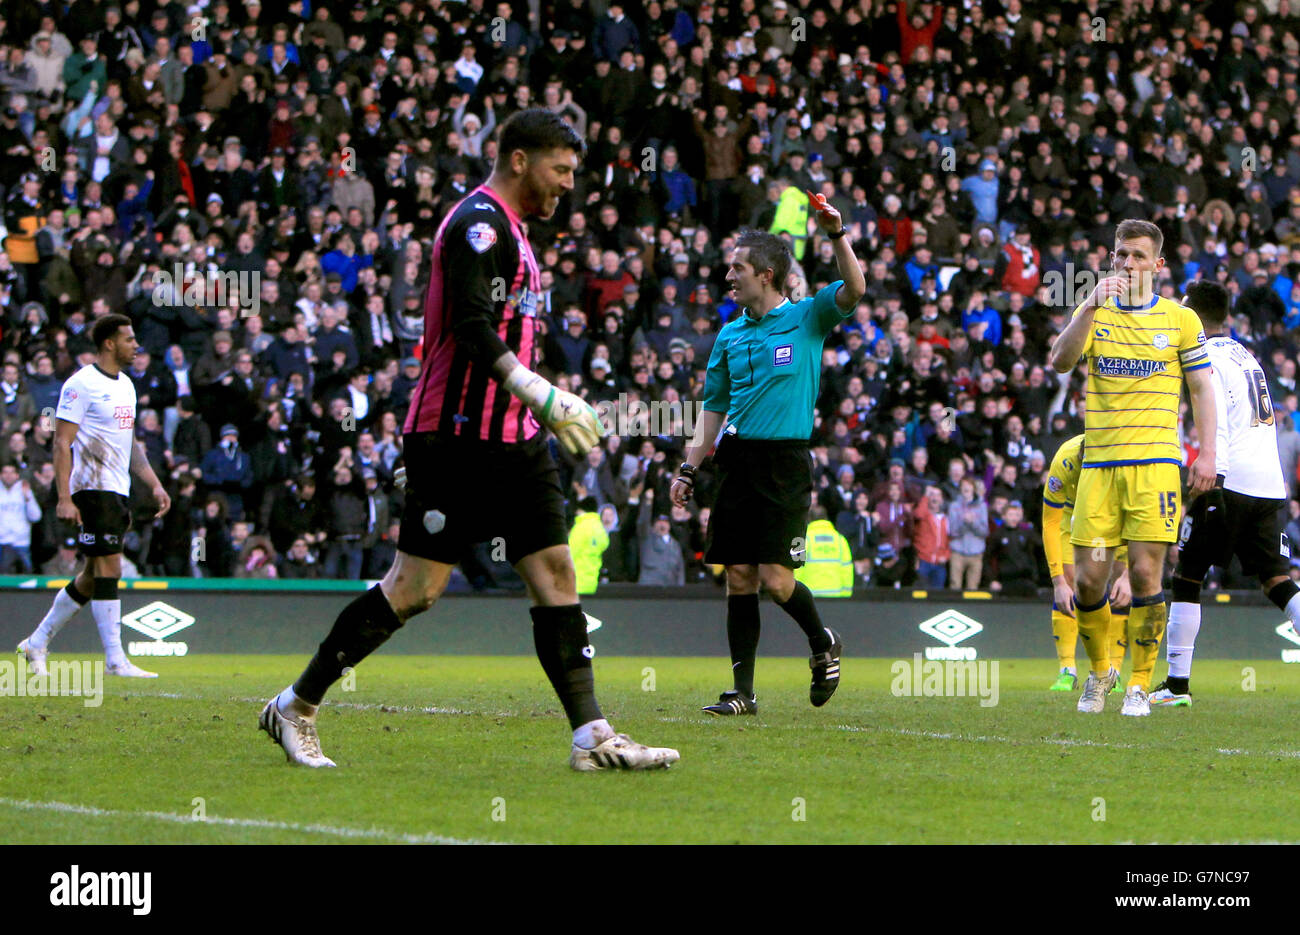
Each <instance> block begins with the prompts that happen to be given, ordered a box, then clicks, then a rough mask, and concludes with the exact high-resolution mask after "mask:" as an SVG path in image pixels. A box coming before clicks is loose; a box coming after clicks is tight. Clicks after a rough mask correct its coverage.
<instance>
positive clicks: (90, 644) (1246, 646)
mask: <svg viewBox="0 0 1300 935" xmlns="http://www.w3.org/2000/svg"><path fill="white" fill-rule="evenodd" d="M66 581H67V579H66V578H44V577H21V576H8V577H0V588H3V589H4V593H3V595H2V596H0V601H3V606H4V611H3V613H2V614H0V648H4V649H5V650H6V651H8V647H13V646H15V645H16V644H17V643H18V642H19V641H20V640H22V639H23V638H24V637H26V636H27V635H28V634H29V633H30V632H31V631H32V630H33V629H34V628H35V626H36V625H37V623H39V622H40V620H41V618H42V617H44V615H45V613H46V611H47V610H48V609H49V607H50V603H51V601H52V600H53V597H54V593H55V589H57V588H59V587H62V586H63V585H64V584H65V583H66ZM370 584H371V582H364V581H292V582H281V581H250V580H244V579H212V578H206V579H199V578H182V579H136V580H130V581H124V582H123V585H124V590H123V592H122V617H123V624H124V626H123V631H122V641H123V643H124V644H127V648H128V652H130V653H131V654H132V655H136V656H143V657H149V656H181V655H188V654H191V653H200V654H208V653H288V654H292V655H300V656H302V657H303V658H304V660H305V658H306V657H307V656H308V655H310V654H311V653H312V652H314V651H315V649H316V646H317V644H319V642H320V641H321V639H323V638H324V636H325V634H326V632H328V630H329V627H330V625H331V624H332V623H333V622H334V618H335V617H336V616H337V614H338V612H339V610H340V609H341V608H342V607H343V606H344V605H345V604H346V603H347V602H348V601H349V600H351V599H352V598H353V596H355V595H356V594H358V593H360V592H361V591H363V590H365V588H366V587H368V586H369V585H370ZM1041 595H1042V596H1040V597H1039V598H1023V599H1016V598H1000V597H996V596H995V595H992V594H989V593H988V592H979V591H975V592H965V593H964V594H963V593H960V592H955V591H931V592H926V591H921V590H892V589H891V590H883V589H882V590H878V591H872V592H868V593H867V594H866V595H861V596H858V597H854V598H851V599H834V598H823V599H820V600H819V601H818V608H819V610H820V613H821V616H822V620H823V622H824V623H825V624H826V625H827V626H830V627H833V628H834V629H836V630H837V631H839V632H840V633H841V634H842V635H843V637H844V642H845V655H846V658H852V657H853V656H874V657H883V658H904V659H906V658H910V657H911V656H912V655H913V654H915V653H921V654H922V655H923V656H924V657H925V658H928V659H959V660H961V659H976V658H980V659H985V658H987V659H993V658H1007V659H1015V658H1028V659H1042V660H1054V658H1055V650H1054V648H1053V642H1052V632H1051V597H1050V592H1049V591H1046V590H1044V591H1043V592H1041ZM582 604H583V609H584V610H585V611H586V612H587V614H588V615H589V616H590V617H592V618H594V619H595V620H598V621H599V622H600V626H599V628H598V629H595V630H594V631H593V632H592V635H591V641H592V645H593V646H594V647H595V649H596V652H597V654H598V655H618V656H717V657H719V658H721V659H725V658H726V656H727V646H726V627H725V615H726V602H725V599H724V597H723V591H722V589H721V588H720V587H716V586H714V585H692V586H689V587H683V588H643V587H638V586H637V585H611V586H608V587H602V588H601V590H600V591H599V592H598V593H597V594H596V595H592V596H587V597H584V598H583V599H582ZM761 606H762V618H763V642H762V645H761V646H760V650H759V651H760V653H761V654H762V655H764V656H777V655H779V656H806V655H807V652H808V648H807V643H806V642H805V641H804V639H803V636H802V634H801V633H800V632H799V630H798V628H797V627H796V626H795V624H794V622H793V621H792V620H790V619H789V617H788V616H787V615H786V614H785V613H784V612H783V611H781V610H780V609H779V608H778V607H776V606H775V605H773V604H772V603H771V601H770V600H764V601H763V603H762V605H761ZM53 649H54V650H55V651H56V652H71V653H97V652H99V651H100V646H99V638H98V633H97V631H96V629H95V626H94V622H93V621H92V620H91V616H90V612H89V608H84V609H83V610H82V611H81V612H80V613H79V614H78V615H77V617H76V618H74V620H73V621H72V622H71V623H69V624H68V625H67V626H66V627H65V628H64V630H63V631H62V632H61V633H60V634H59V637H58V639H57V640H56V642H55V644H54V646H53ZM533 651H534V650H533V640H532V626H531V623H530V619H529V615H528V600H527V598H526V597H524V596H523V595H521V594H519V593H509V594H504V593H503V594H492V595H475V594H448V595H445V596H444V597H443V599H442V600H440V601H439V602H438V605H437V606H436V607H435V608H434V609H433V610H432V611H430V612H429V613H426V614H422V615H420V616H418V617H416V618H414V619H413V620H411V621H410V622H408V623H407V625H406V626H405V627H403V628H402V629H401V630H399V631H398V632H397V633H396V634H394V636H393V638H392V639H391V640H390V641H389V642H388V643H387V644H386V645H385V646H384V648H383V649H382V650H381V652H392V653H408V654H409V653H419V654H478V655H490V654H509V655H532V654H533ZM1196 654H1197V658H1210V659H1214V658H1218V659H1279V658H1280V659H1282V660H1283V661H1286V662H1300V637H1296V635H1295V634H1294V632H1293V631H1292V630H1291V628H1290V625H1289V624H1287V623H1286V622H1285V619H1284V617H1283V615H1282V612H1281V611H1279V610H1278V609H1277V608H1275V607H1273V606H1272V605H1271V604H1268V603H1267V601H1266V600H1265V599H1264V598H1263V596H1262V595H1261V594H1259V593H1258V592H1232V593H1225V592H1213V591H1209V592H1206V594H1205V602H1204V610H1203V623H1202V627H1201V632H1200V635H1199V637H1198V639H1197V646H1196ZM1078 658H1079V659H1080V660H1083V659H1084V654H1083V652H1082V648H1081V647H1080V649H1079V651H1078ZM1050 668H1051V666H1050V665H1049V666H1048V669H1049V670H1050Z"/></svg>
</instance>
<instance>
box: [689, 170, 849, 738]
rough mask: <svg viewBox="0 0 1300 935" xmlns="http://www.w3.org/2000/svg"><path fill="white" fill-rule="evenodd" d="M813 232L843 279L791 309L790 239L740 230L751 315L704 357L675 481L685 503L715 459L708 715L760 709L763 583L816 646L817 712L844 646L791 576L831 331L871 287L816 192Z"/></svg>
mask: <svg viewBox="0 0 1300 935" xmlns="http://www.w3.org/2000/svg"><path fill="white" fill-rule="evenodd" d="M809 198H810V199H811V204H810V207H811V208H812V209H813V210H814V211H815V212H816V218H817V223H818V225H819V226H820V227H821V228H822V229H823V230H824V231H826V232H827V235H828V236H829V237H830V239H831V241H832V243H834V244H835V262H836V265H837V266H838V267H839V271H840V275H841V276H842V277H843V279H842V280H840V281H837V282H833V283H831V284H830V285H829V286H827V287H826V288H824V289H822V290H821V291H820V292H818V293H817V294H816V295H815V296H810V297H808V298H805V299H802V300H800V301H798V302H791V301H790V300H789V299H788V298H786V296H785V295H784V294H783V293H782V288H781V287H782V284H784V283H785V281H786V276H787V275H788V273H789V271H790V264H791V262H792V260H793V258H792V257H791V255H790V251H789V249H788V248H787V247H786V245H785V241H783V240H781V239H780V238H779V237H776V236H774V235H772V234H768V233H762V232H759V231H745V232H743V233H742V234H741V235H740V237H739V238H737V241H736V249H735V251H734V253H733V254H732V258H731V265H730V266H729V267H728V269H727V282H729V283H730V284H731V286H732V289H733V290H734V293H735V298H736V301H737V302H738V303H739V304H740V305H741V306H743V307H744V312H743V313H742V314H741V315H739V316H737V317H736V318H735V319H733V320H732V321H731V322H729V323H728V324H727V325H726V327H724V328H723V329H722V331H721V332H719V334H718V338H717V342H716V343H715V344H714V347H713V354H712V356H711V357H710V358H709V369H708V376H707V379H706V381H705V389H704V406H703V409H704V411H703V412H702V413H701V415H700V419H699V424H698V426H697V427H696V430H695V438H694V439H693V440H692V442H691V444H690V446H689V447H688V448H687V450H686V461H685V463H684V464H682V467H681V471H680V473H679V474H678V476H677V478H676V479H675V480H674V481H673V485H672V491H671V495H672V500H673V502H674V503H676V504H678V505H684V504H685V503H686V501H687V499H688V498H689V497H690V495H691V491H692V489H693V487H694V484H695V472H696V470H697V469H698V468H699V466H700V462H701V461H703V460H704V456H705V455H706V454H707V453H708V451H709V448H710V447H712V446H713V444H714V441H715V440H717V439H718V438H719V434H720V433H721V440H720V441H718V444H717V450H716V452H715V454H714V458H713V461H714V465H715V466H716V468H717V471H718V490H717V497H716V500H715V502H714V504H713V512H712V516H711V518H710V520H709V530H708V543H707V546H706V555H705V560H706V561H707V562H709V563H711V564H721V565H725V566H726V569H727V643H728V644H729V645H730V648H731V671H732V678H733V679H734V683H735V684H734V688H733V689H732V690H731V691H726V692H723V693H722V696H721V697H720V698H719V699H718V703H717V704H714V705H709V706H707V707H705V708H704V710H705V711H707V712H709V713H710V714H718V715H736V714H756V713H757V712H758V705H757V703H756V701H755V695H754V657H755V655H756V654H757V651H758V636H759V614H758V585H759V582H760V581H761V582H762V584H763V587H765V588H766V589H767V591H768V593H770V594H771V595H772V597H773V598H774V599H775V601H776V603H777V604H778V605H779V606H780V607H781V609H782V610H784V611H785V612H786V613H788V614H789V615H790V616H791V617H793V618H794V619H795V622H796V623H798V624H799V626H800V628H801V629H802V630H803V631H804V633H806V634H807V636H808V644H809V646H810V647H811V649H812V660H811V663H810V665H811V666H812V687H811V689H810V691H809V695H810V698H811V700H812V703H813V705H815V706H818V707H820V706H821V705H824V704H825V703H826V702H827V701H828V700H830V697H831V695H832V694H834V693H835V688H836V686H837V685H838V684H839V679H840V652H841V649H842V646H841V643H840V639H839V637H838V636H836V635H835V634H834V633H832V632H831V631H830V630H827V629H826V628H825V627H823V626H822V623H821V619H820V617H818V615H817V607H816V605H815V604H814V603H813V597H812V593H811V592H810V591H809V590H808V588H807V586H806V585H804V584H801V583H798V582H796V581H795V578H794V569H795V568H797V567H799V566H801V565H802V564H803V561H802V558H803V542H802V537H803V536H804V535H805V534H806V531H807V529H808V507H809V503H810V501H811V499H812V460H811V457H810V455H809V452H808V442H809V438H810V437H811V436H812V430H813V409H814V406H815V404H816V401H817V386H818V383H819V382H820V379H821V360H822V344H823V343H824V342H825V340H826V336H827V335H828V334H830V332H831V331H832V330H833V329H834V328H835V326H836V325H838V324H839V323H840V322H841V321H842V320H843V319H844V318H846V317H847V316H848V315H850V314H851V313H852V312H853V310H854V309H855V308H856V307H857V304H858V300H859V299H860V298H861V297H862V294H863V293H864V292H865V291H866V281H865V279H864V278H863V275H862V268H861V267H860V266H859V264H858V259H857V257H856V256H854V255H853V249H852V247H851V246H850V244H849V241H848V239H847V237H846V236H845V234H846V233H847V231H846V230H845V228H844V226H843V224H842V222H841V220H840V213H839V212H838V211H837V210H835V209H834V208H832V207H830V206H829V205H828V204H827V203H826V201H825V199H824V198H823V197H822V196H820V195H813V194H811V193H809Z"/></svg>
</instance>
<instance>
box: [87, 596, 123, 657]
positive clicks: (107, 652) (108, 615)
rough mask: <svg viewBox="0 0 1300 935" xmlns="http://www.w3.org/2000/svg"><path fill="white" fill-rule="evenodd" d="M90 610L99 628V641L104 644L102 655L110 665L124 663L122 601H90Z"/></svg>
mask: <svg viewBox="0 0 1300 935" xmlns="http://www.w3.org/2000/svg"><path fill="white" fill-rule="evenodd" d="M90 612H91V613H92V614H94V615H95V626H97V627H98V628H99V641H100V642H101V643H103V644H104V657H105V659H106V661H107V662H108V664H109V665H110V666H120V665H124V664H125V663H126V653H124V652H123V651H122V601H121V600H114V601H91V602H90Z"/></svg>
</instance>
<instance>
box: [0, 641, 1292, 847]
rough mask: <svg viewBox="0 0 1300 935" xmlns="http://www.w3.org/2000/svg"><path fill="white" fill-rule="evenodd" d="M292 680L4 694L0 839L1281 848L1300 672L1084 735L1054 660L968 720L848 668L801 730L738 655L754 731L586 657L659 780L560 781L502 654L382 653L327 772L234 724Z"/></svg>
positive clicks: (658, 665) (192, 680) (1276, 669)
mask: <svg viewBox="0 0 1300 935" xmlns="http://www.w3.org/2000/svg"><path fill="white" fill-rule="evenodd" d="M52 658H59V657H52ZM62 658H68V657H62ZM304 659H305V657H301V658H300V657H293V658H289V657H283V656H200V657H193V656H191V657H185V658H180V659H154V660H141V662H143V663H145V664H146V665H149V666H150V667H152V668H155V669H157V670H158V671H159V672H160V673H161V675H162V677H161V678H159V679H158V680H157V681H148V682H143V681H134V680H121V679H111V680H109V681H108V682H107V684H106V686H105V688H106V692H105V697H104V699H103V704H102V706H100V707H98V708H88V707H85V706H84V705H83V704H82V700H81V699H78V698H15V697H4V698H0V843H17V842H23V843H78V844H80V843H162V842H181V843H193V844H221V843H276V842H284V843H288V842H294V843H304V842H306V843H336V842H347V843H367V842H372V843H393V842H410V843H440V842H446V843H457V842H518V843H544V842H552V843H673V842H693V843H729V842H758V843H769V842H771V843H814V842H816V843H825V842H842V843H863V842H900V843H957V842H961V843H984V842H1089V843H1115V842H1126V841H1136V842H1152V841H1161V842H1174V841H1186V842H1246V841H1291V842H1294V841H1297V840H1300V818H1297V817H1296V814H1297V813H1296V808H1295V806H1296V804H1297V795H1296V792H1295V789H1296V782H1295V777H1296V772H1297V769H1298V768H1300V760H1298V759H1297V758H1300V739H1297V738H1296V736H1295V727H1294V725H1295V723H1296V719H1297V714H1300V673H1297V672H1296V670H1295V669H1293V668H1289V667H1287V666H1285V665H1283V664H1282V663H1280V662H1269V661H1263V662H1253V663H1251V662H1218V661H1198V662H1197V663H1196V671H1195V678H1194V681H1193V688H1194V690H1195V692H1196V694H1195V704H1194V705H1193V706H1192V707H1191V708H1182V709H1174V710H1165V709H1155V710H1153V711H1152V714H1151V717H1149V718H1124V717H1121V716H1120V715H1119V705H1120V696H1118V695H1113V696H1111V697H1110V699H1109V700H1108V702H1107V709H1106V713H1105V714H1104V715H1101V716H1088V715H1082V714H1078V713H1076V712H1075V710H1074V706H1075V702H1076V701H1077V698H1078V694H1077V693H1065V692H1059V693H1058V692H1048V691H1047V690H1046V688H1047V686H1048V684H1050V682H1051V680H1052V678H1053V676H1054V671H1053V670H1054V664H1053V661H1052V660H1001V661H1000V672H999V674H1000V695H999V703H998V704H997V706H995V707H981V706H980V705H979V701H978V699H977V698H973V697H968V698H944V697H930V698H927V697H895V696H893V695H892V694H891V693H890V685H891V681H892V680H891V672H890V661H889V660H881V659H854V658H847V659H845V661H844V666H843V672H844V676H843V681H842V683H841V687H840V690H839V692H838V694H837V695H836V696H835V697H834V699H832V700H831V702H830V703H829V704H828V705H827V706H826V707H825V708H821V709H814V708H812V707H811V706H810V705H809V704H808V700H807V699H808V667H807V663H806V662H805V661H803V660H800V659H762V658H760V660H759V667H758V698H759V708H760V713H759V716H758V717H757V718H725V719H723V718H718V719H711V718H708V717H707V716H706V715H703V714H701V713H700V711H699V707H700V705H701V704H704V703H708V702H711V701H712V700H713V699H714V698H715V697H716V695H717V693H718V691H720V690H721V689H722V688H724V687H727V685H726V682H727V677H728V668H727V663H726V660H724V659H694V658H663V659H646V660H641V659H637V660H632V659H617V658H609V659H605V658H600V659H598V660H597V680H598V689H599V693H600V697H601V699H602V703H603V705H604V708H605V711H606V713H607V715H608V716H609V717H610V719H611V721H613V723H614V725H615V727H616V728H618V729H619V730H622V731H625V732H627V733H629V734H631V735H632V736H633V737H634V738H635V739H637V740H640V741H642V742H645V743H652V744H656V745H669V746H676V747H677V748H678V749H679V750H680V751H681V754H682V760H681V762H680V763H678V764H677V765H676V766H675V767H673V768H672V769H671V770H668V771H666V772H653V773H643V774H612V773H605V774H600V773H598V774H576V773H573V772H571V771H570V770H569V768H568V765H567V756H568V730H567V726H566V725H565V723H564V720H563V717H562V716H561V714H560V712H559V706H558V704H557V702H556V701H555V699H554V696H553V695H552V694H551V691H550V688H549V686H548V685H547V684H546V682H545V680H544V678H543V676H542V673H541V671H540V669H539V667H538V665H537V663H536V661H535V660H534V659H531V658H516V657H464V656H460V657H446V656H443V657H432V656H383V655H378V656H376V657H374V658H373V659H371V660H369V661H367V662H366V664H365V665H364V666H362V667H361V668H360V669H358V670H357V672H356V684H355V690H353V691H342V690H340V689H339V688H338V687H337V686H336V688H335V690H334V692H333V693H332V694H331V696H330V698H329V702H330V703H329V704H327V706H326V707H325V708H323V709H322V712H321V716H320V719H319V728H320V733H321V739H322V745H323V747H324V750H325V752H326V754H328V755H329V756H331V757H332V758H334V759H335V760H336V761H337V762H338V763H339V766H340V768H339V769H335V770H315V771H313V770H306V769H297V768H291V767H290V766H288V764H287V763H286V762H285V759H284V755H283V754H282V753H281V752H280V750H279V748H278V747H276V746H275V745H273V744H272V743H271V742H270V741H269V740H268V739H267V738H266V737H265V735H263V734H261V733H260V732H259V731H257V729H256V723H257V715H258V711H259V710H260V706H261V704H262V703H263V701H264V700H265V699H266V698H267V697H269V696H270V695H271V694H272V693H273V692H275V691H277V690H279V689H280V688H281V687H282V686H283V685H284V684H285V683H286V682H287V681H288V680H289V679H290V678H291V677H292V676H294V675H295V674H296V673H297V672H298V671H299V669H300V667H301V665H302V663H303V661H304ZM1248 665H1249V666H1253V668H1254V679H1255V684H1254V690H1253V691H1247V690H1243V668H1244V667H1245V666H1248ZM647 667H650V668H652V669H653V672H650V671H647ZM1163 671H1164V664H1163V661H1162V662H1161V663H1160V665H1159V666H1158V667H1157V675H1158V677H1159V675H1160V674H1162V673H1163ZM651 687H653V689H654V690H653V691H649V690H645V689H647V688H651ZM1103 800H1104V801H1103ZM1102 819H1104V820H1102Z"/></svg>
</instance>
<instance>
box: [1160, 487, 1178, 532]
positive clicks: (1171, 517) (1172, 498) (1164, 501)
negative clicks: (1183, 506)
mask: <svg viewBox="0 0 1300 935" xmlns="http://www.w3.org/2000/svg"><path fill="white" fill-rule="evenodd" d="M1160 518H1161V519H1163V520H1164V521H1165V528H1166V529H1173V528H1174V523H1176V522H1178V491H1177V490H1167V491H1165V490H1162V491H1161V492H1160Z"/></svg>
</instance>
